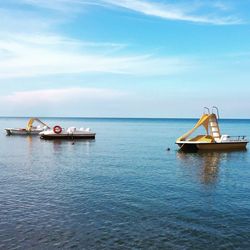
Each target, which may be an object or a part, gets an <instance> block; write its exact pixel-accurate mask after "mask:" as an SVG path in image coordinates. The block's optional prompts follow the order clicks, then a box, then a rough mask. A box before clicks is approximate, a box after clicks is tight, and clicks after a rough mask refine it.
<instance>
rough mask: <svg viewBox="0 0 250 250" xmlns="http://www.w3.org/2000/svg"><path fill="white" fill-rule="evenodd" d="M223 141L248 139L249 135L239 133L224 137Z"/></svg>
mask: <svg viewBox="0 0 250 250" xmlns="http://www.w3.org/2000/svg"><path fill="white" fill-rule="evenodd" d="M222 141H247V137H246V136H245V135H237V136H231V135H229V136H227V137H225V138H222Z"/></svg>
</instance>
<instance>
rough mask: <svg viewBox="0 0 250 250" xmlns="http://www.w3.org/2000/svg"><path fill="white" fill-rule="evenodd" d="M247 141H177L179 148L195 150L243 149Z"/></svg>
mask: <svg viewBox="0 0 250 250" xmlns="http://www.w3.org/2000/svg"><path fill="white" fill-rule="evenodd" d="M247 143H248V142H223V143H181V142H180V143H177V144H178V146H179V147H180V150H182V151H186V152H196V151H198V150H211V151H233V150H245V149H246V146H247Z"/></svg>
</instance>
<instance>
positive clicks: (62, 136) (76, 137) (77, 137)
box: [40, 134, 95, 140]
mask: <svg viewBox="0 0 250 250" xmlns="http://www.w3.org/2000/svg"><path fill="white" fill-rule="evenodd" d="M40 138H41V139H44V140H86V139H95V134H81V135H79V134H73V135H72V134H53V135H46V134H43V135H41V136H40Z"/></svg>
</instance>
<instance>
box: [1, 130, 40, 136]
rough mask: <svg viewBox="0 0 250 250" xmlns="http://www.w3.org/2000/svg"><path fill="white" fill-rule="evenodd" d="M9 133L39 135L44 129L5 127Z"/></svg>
mask: <svg viewBox="0 0 250 250" xmlns="http://www.w3.org/2000/svg"><path fill="white" fill-rule="evenodd" d="M5 131H6V133H7V135H39V133H41V132H42V131H43V130H31V131H28V130H26V129H5Z"/></svg>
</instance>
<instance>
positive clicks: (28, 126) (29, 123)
mask: <svg viewBox="0 0 250 250" xmlns="http://www.w3.org/2000/svg"><path fill="white" fill-rule="evenodd" d="M35 121H36V122H38V123H40V124H42V125H43V126H46V127H48V128H49V126H48V125H47V124H46V123H44V122H42V121H41V120H40V119H38V118H35V117H33V118H30V120H29V121H28V124H27V126H26V130H27V131H30V130H31V129H32V126H33V123H34V122H35Z"/></svg>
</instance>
